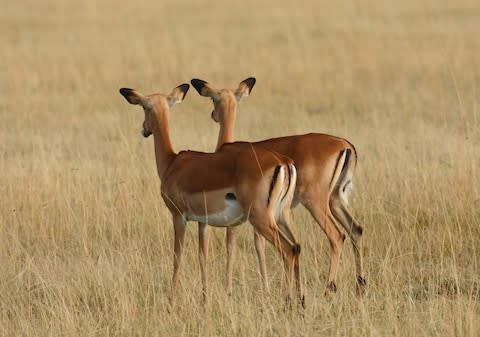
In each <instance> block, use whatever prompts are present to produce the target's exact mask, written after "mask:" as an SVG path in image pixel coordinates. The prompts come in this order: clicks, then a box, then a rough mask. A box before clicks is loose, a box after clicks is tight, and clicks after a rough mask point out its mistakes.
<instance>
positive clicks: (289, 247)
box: [249, 212, 300, 303]
mask: <svg viewBox="0 0 480 337" xmlns="http://www.w3.org/2000/svg"><path fill="white" fill-rule="evenodd" d="M252 213H253V212H252ZM249 220H250V223H251V224H252V225H253V226H254V227H255V230H256V231H257V232H258V233H259V234H261V235H262V236H263V237H264V238H265V239H267V240H268V241H269V242H270V243H271V244H273V246H274V247H275V248H276V249H277V250H278V251H279V253H280V255H281V256H282V259H283V263H284V268H285V274H286V278H285V280H286V300H287V302H288V303H291V298H292V296H291V291H292V274H293V268H294V265H295V260H296V259H297V258H298V255H299V254H300V245H298V244H297V243H296V242H295V241H293V242H292V241H291V240H290V239H288V238H287V237H286V236H285V235H284V234H283V233H282V232H281V231H280V230H279V227H278V225H277V223H276V222H275V220H274V219H273V217H270V216H258V215H255V214H250V219H249ZM297 260H298V259H297ZM296 268H297V269H298V272H297V274H298V276H299V275H300V266H298V267H296ZM299 281H300V280H298V282H299Z"/></svg>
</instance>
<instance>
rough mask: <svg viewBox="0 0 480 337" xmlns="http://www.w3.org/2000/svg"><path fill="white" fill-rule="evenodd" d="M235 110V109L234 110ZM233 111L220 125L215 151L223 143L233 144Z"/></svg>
mask: <svg viewBox="0 0 480 337" xmlns="http://www.w3.org/2000/svg"><path fill="white" fill-rule="evenodd" d="M234 109H235V108H234ZM235 113H236V112H235V110H234V111H233V112H232V113H229V114H228V117H227V118H225V117H226V116H224V120H223V122H222V123H220V132H219V134H218V140H217V148H216V149H217V150H218V148H219V147H220V146H222V145H223V144H225V143H231V142H233V128H234V126H235Z"/></svg>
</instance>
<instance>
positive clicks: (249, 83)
mask: <svg viewBox="0 0 480 337" xmlns="http://www.w3.org/2000/svg"><path fill="white" fill-rule="evenodd" d="M256 82H257V80H256V79H255V77H249V78H247V79H246V80H243V81H242V82H240V84H239V85H238V88H237V90H235V98H236V99H237V101H240V100H241V99H242V98H243V97H246V96H248V95H250V92H251V91H252V89H253V86H254V85H255V83H256Z"/></svg>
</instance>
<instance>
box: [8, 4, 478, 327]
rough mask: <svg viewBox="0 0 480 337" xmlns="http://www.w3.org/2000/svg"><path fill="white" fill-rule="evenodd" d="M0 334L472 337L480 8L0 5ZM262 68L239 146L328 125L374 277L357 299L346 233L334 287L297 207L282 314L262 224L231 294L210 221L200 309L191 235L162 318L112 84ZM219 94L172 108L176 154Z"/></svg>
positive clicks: (158, 273)
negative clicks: (355, 156)
mask: <svg viewBox="0 0 480 337" xmlns="http://www.w3.org/2000/svg"><path fill="white" fill-rule="evenodd" d="M1 8H2V11H0V31H1V34H0V42H1V45H2V48H0V59H1V60H2V61H1V63H0V74H1V78H0V121H1V123H0V125H1V132H0V156H1V160H0V172H1V174H0V193H1V199H0V201H1V202H0V335H2V336H79V335H81V336H192V335H203V336H224V335H229V336H231V335H235V336H274V335H278V336H301V335H303V336H320V335H321V336H343V335H345V336H477V335H478V332H479V331H480V323H479V319H480V305H479V301H480V280H479V275H480V266H479V256H480V246H479V242H480V241H479V239H480V226H479V224H480V220H479V219H480V211H479V209H480V191H479V186H480V185H479V184H480V173H479V169H478V166H479V164H480V151H479V150H478V144H479V143H480V131H479V130H480V128H479V118H480V115H479V100H478V97H479V94H480V93H479V89H478V86H479V83H480V61H479V60H480V58H479V57H478V55H480V40H479V39H478V34H479V33H480V21H479V20H478V17H479V15H480V5H479V4H478V2H477V1H456V2H453V1H450V2H447V1H433V0H425V1H413V0H404V1H400V2H399V1H365V2H361V3H357V2H354V3H352V2H345V3H343V2H342V3H340V4H339V3H337V2H332V1H317V0H307V1H304V2H302V3H299V2H294V1H283V0H276V1H271V0H267V1H252V0H246V1H237V2H229V1H226V2H222V1H185V2H184V1H180V2H166V3H162V2H161V1H143V2H141V1H136V2H135V1H112V0H109V1H101V2H98V1H90V0H88V1H80V2H66V1H32V0H31V1H22V2H18V1H17V2H15V1H8V2H7V1H2V4H1ZM248 76H255V77H257V80H258V82H257V85H256V87H255V88H254V90H253V92H252V95H251V96H250V97H248V98H247V99H245V101H244V102H243V103H242V104H241V106H240V111H239V114H238V123H237V128H236V137H237V138H238V139H244V140H245V139H251V140H258V139H262V138H266V137H270V136H279V135H286V134H292V133H303V132H310V131H316V132H327V133H333V134H336V135H340V136H344V137H346V138H348V139H349V140H351V141H352V142H353V143H354V144H355V145H356V146H357V149H358V151H359V156H360V157H359V166H358V170H357V173H356V177H355V193H354V196H353V200H352V209H353V211H354V214H355V215H356V216H357V217H358V218H359V219H360V221H361V222H362V223H363V224H364V225H365V227H366V230H365V236H364V237H365V249H364V253H365V266H366V276H367V279H368V282H369V288H368V293H367V294H366V296H365V297H364V298H363V299H358V298H356V297H355V295H354V263H353V257H352V253H351V249H350V243H347V244H346V249H345V253H344V254H343V255H342V261H341V265H340V272H339V277H338V286H339V291H338V293H337V294H336V295H335V297H334V298H333V299H332V300H330V301H328V300H326V299H325V298H324V297H323V290H324V285H325V282H326V275H327V268H328V250H329V247H328V242H327V240H326V237H325V236H324V235H323V233H321V231H320V229H319V228H318V226H316V224H314V223H313V220H312V219H311V217H309V216H308V214H306V212H305V210H303V209H300V208H299V209H297V210H296V211H295V213H294V221H295V232H296V233H297V236H298V239H299V241H300V242H301V243H302V245H303V250H302V264H303V271H304V272H303V275H304V283H305V289H306V294H307V310H306V312H305V317H304V318H303V319H302V318H301V317H298V316H297V315H295V314H293V315H290V314H288V313H284V312H283V310H282V309H283V306H282V304H283V303H282V297H281V285H282V267H281V264H280V259H279V257H278V256H277V255H276V253H275V252H274V251H273V250H272V249H271V248H269V250H268V262H269V267H268V270H269V274H270V276H271V279H272V295H271V297H270V299H266V298H265V297H264V296H262V295H261V282H260V277H259V275H258V272H257V263H256V257H255V254H254V248H253V244H252V231H251V229H250V227H249V225H247V224H246V225H244V226H243V227H242V229H240V233H241V234H240V240H239V243H238V245H239V250H238V255H237V256H238V258H237V264H236V269H235V275H234V277H235V285H234V295H233V298H232V299H228V298H227V296H226V293H225V287H224V283H225V276H224V269H225V268H224V266H225V255H226V254H225V249H224V247H223V236H224V231H223V230H212V231H211V244H210V259H209V268H210V270H209V275H210V295H209V296H210V300H211V302H210V306H209V307H208V309H207V313H206V314H203V313H202V309H201V296H200V289H201V286H200V274H199V267H198V262H197V261H198V258H197V233H196V228H195V225H194V224H191V225H189V227H194V228H189V230H188V236H187V238H186V247H185V259H184V264H183V267H182V272H181V287H180V289H179V296H178V301H179V302H178V307H177V310H176V312H175V313H173V314H167V312H166V303H167V293H168V289H169V286H170V277H171V271H172V267H171V265H172V241H173V231H172V225H171V222H170V219H169V216H168V213H167V211H166V208H165V207H164V205H163V202H162V201H161V198H160V195H159V180H158V177H157V174H156V168H155V160H154V155H153V149H152V147H153V146H152V140H151V139H148V140H144V139H143V138H142V137H141V136H140V135H139V132H138V131H139V130H140V127H141V123H142V121H143V113H142V112H141V111H140V110H139V109H137V108H134V107H132V106H130V105H128V104H127V103H126V102H125V101H124V99H123V98H122V97H121V96H120V95H119V94H118V89H119V88H120V87H122V86H128V87H133V88H137V89H139V90H140V91H141V92H145V93H149V92H155V91H160V92H164V93H166V92H168V91H169V90H171V89H172V88H173V87H174V86H176V85H178V84H180V83H183V82H188V81H189V80H190V79H191V78H193V77H197V78H202V79H205V80H207V81H209V82H211V83H212V84H214V85H215V86H218V87H224V86H230V87H234V86H236V85H237V84H238V82H240V81H241V80H243V79H244V78H246V77H248ZM210 111H211V102H209V101H208V100H206V99H205V98H202V97H200V96H198V95H197V94H196V92H195V91H190V93H189V94H188V95H187V97H186V100H185V103H184V104H182V105H180V106H178V107H175V108H174V109H173V111H172V116H171V129H172V130H171V134H172V137H173V143H174V146H175V148H176V149H178V150H180V149H187V148H190V149H197V150H205V151H207V150H212V149H213V148H214V146H215V141H216V134H217V131H218V130H217V126H215V125H214V124H212V122H211V121H210V119H209V114H210Z"/></svg>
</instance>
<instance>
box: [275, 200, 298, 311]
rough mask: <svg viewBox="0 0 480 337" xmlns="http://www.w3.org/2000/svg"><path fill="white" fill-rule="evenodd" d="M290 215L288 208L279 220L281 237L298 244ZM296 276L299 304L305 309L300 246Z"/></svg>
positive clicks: (295, 267) (295, 265)
mask: <svg viewBox="0 0 480 337" xmlns="http://www.w3.org/2000/svg"><path fill="white" fill-rule="evenodd" d="M290 215H291V210H290V209H289V208H288V209H287V208H284V210H283V212H282V214H281V216H280V218H279V219H278V228H279V230H280V233H281V235H283V236H284V237H285V238H286V239H287V240H288V241H289V242H292V243H294V242H296V239H295V236H294V235H293V233H292V231H291V230H290V226H289V223H290ZM293 268H294V275H295V289H296V292H297V298H298V303H299V304H300V306H301V307H302V308H305V295H304V294H303V290H302V281H301V275H300V246H299V245H298V249H297V255H296V257H295V261H294V267H293Z"/></svg>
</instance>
